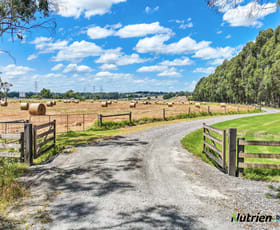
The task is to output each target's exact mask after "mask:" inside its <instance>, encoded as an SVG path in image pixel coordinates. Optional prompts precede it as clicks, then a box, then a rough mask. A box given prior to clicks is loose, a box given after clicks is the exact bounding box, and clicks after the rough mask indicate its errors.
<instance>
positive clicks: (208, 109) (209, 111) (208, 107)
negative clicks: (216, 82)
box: [208, 105, 210, 113]
mask: <svg viewBox="0 0 280 230" xmlns="http://www.w3.org/2000/svg"><path fill="white" fill-rule="evenodd" d="M208 113H210V106H209V105H208Z"/></svg>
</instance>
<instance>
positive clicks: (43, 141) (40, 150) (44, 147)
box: [33, 120, 56, 159]
mask: <svg viewBox="0 0 280 230" xmlns="http://www.w3.org/2000/svg"><path fill="white" fill-rule="evenodd" d="M46 128H47V130H46ZM40 131H41V133H39V132H40ZM49 134H52V136H51V137H49ZM49 143H52V144H50V145H48V144H49ZM55 143H56V121H55V120H54V121H51V122H48V123H45V124H41V125H34V126H33V148H34V149H33V152H34V153H33V154H34V155H33V158H34V159H36V158H38V157H39V156H41V155H42V154H44V153H45V152H47V151H49V150H51V149H52V148H54V147H55Z"/></svg>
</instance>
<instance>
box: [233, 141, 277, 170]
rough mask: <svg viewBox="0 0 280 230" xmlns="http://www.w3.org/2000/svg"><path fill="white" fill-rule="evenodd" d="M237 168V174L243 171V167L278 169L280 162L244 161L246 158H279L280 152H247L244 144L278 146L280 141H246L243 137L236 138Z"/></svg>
mask: <svg viewBox="0 0 280 230" xmlns="http://www.w3.org/2000/svg"><path fill="white" fill-rule="evenodd" d="M237 146H238V147H237V148H238V151H237V168H238V174H239V173H243V171H244V168H254V169H280V164H265V163H245V159H246V158H250V159H252V158H253V159H280V154H275V153H247V152H245V146H274V147H275V146H280V141H261V140H260V141H256V140H253V141H246V140H245V138H238V140H237Z"/></svg>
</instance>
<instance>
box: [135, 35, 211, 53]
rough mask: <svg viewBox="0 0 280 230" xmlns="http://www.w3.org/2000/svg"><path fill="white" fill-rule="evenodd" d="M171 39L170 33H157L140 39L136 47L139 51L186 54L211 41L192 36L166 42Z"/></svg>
mask: <svg viewBox="0 0 280 230" xmlns="http://www.w3.org/2000/svg"><path fill="white" fill-rule="evenodd" d="M169 39H170V36H169V35H155V36H153V37H147V38H143V39H141V40H139V41H138V43H137V45H136V47H135V49H136V51H137V52H139V53H150V52H151V53H160V54H184V53H193V52H195V51H196V50H199V49H202V48H205V47H208V46H209V44H210V43H211V42H208V41H201V42H196V41H195V40H193V39H192V38H190V37H184V38H182V39H181V40H179V41H178V42H174V43H170V44H165V42H166V41H168V40H169Z"/></svg>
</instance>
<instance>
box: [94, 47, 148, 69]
mask: <svg viewBox="0 0 280 230" xmlns="http://www.w3.org/2000/svg"><path fill="white" fill-rule="evenodd" d="M148 60H149V59H143V58H140V56H139V55H138V54H134V53H133V54H131V55H126V54H124V53H123V52H121V48H120V47H119V48H116V49H111V50H106V51H105V52H104V53H103V54H102V55H101V56H100V57H99V59H97V60H96V63H104V64H109V63H111V64H115V65H119V66H123V65H130V64H136V63H143V62H146V61H148Z"/></svg>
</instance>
